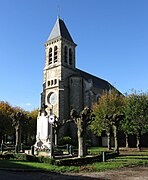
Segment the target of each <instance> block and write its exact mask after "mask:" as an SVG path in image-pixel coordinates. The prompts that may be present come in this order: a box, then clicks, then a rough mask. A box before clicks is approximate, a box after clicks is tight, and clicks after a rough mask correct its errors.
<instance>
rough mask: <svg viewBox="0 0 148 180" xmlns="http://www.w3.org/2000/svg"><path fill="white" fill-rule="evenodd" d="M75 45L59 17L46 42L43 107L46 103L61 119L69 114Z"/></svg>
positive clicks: (48, 108)
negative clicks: (70, 80)
mask: <svg viewBox="0 0 148 180" xmlns="http://www.w3.org/2000/svg"><path fill="white" fill-rule="evenodd" d="M75 47H76V44H75V43H74V42H73V40H72V37H71V35H70V33H69V31H68V29H67V27H66V25H65V23H64V21H63V20H61V19H60V18H57V20H56V23H55V25H54V27H53V29H52V31H51V33H50V35H49V37H48V40H47V42H46V43H45V67H44V80H43V93H42V98H41V108H42V105H43V104H44V105H46V106H47V109H46V110H47V113H49V112H50V109H52V111H53V113H54V114H55V115H56V116H57V117H58V118H59V120H63V119H65V118H68V116H69V108H70V107H69V98H68V95H69V88H68V83H69V79H68V77H69V76H70V75H71V74H73V72H74V71H75Z"/></svg>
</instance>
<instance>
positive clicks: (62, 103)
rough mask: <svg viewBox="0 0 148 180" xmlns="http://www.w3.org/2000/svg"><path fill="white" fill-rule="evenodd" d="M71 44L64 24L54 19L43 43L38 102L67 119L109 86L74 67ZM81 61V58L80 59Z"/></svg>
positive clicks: (70, 38)
mask: <svg viewBox="0 0 148 180" xmlns="http://www.w3.org/2000/svg"><path fill="white" fill-rule="evenodd" d="M75 48H76V44H75V43H74V41H73V39H72V37H71V35H70V33H69V31H68V29H67V27H66V25H65V23H64V21H63V20H61V19H60V18H57V20H56V23H55V25H54V27H53V29H52V31H51V33H50V35H49V37H48V40H47V42H46V43H45V67H44V80H43V93H42V99H41V103H42V104H43V103H44V104H46V105H47V106H48V109H53V113H54V114H56V116H57V117H59V119H61V120H62V119H67V118H69V114H70V110H71V109H72V108H74V109H76V110H77V111H81V110H82V109H83V108H84V107H85V106H88V107H91V106H92V104H93V103H94V102H96V101H97V99H98V98H99V96H100V95H101V93H102V92H103V91H104V90H106V91H109V90H110V89H111V88H112V85H111V84H110V83H109V82H107V81H105V80H103V79H100V78H98V77H95V76H93V75H91V74H89V73H87V72H84V71H82V70H80V69H78V68H77V67H76V62H75ZM84 62H85V60H84Z"/></svg>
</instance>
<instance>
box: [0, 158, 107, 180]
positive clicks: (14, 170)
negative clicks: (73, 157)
mask: <svg viewBox="0 0 148 180" xmlns="http://www.w3.org/2000/svg"><path fill="white" fill-rule="evenodd" d="M40 164H42V163H40ZM83 174H84V173H83ZM0 177H1V180H3V178H2V177H4V179H7V180H9V179H12V178H13V180H30V179H31V180H34V179H35V180H38V179H47V180H48V179H57V180H58V179H60V180H65V179H66V180H69V179H70V180H73V179H78V180H89V179H90V180H95V179H98V180H105V179H103V178H98V177H97V178H95V177H87V176H85V174H84V176H81V175H77V173H75V174H74V173H72V175H71V174H70V173H68V174H66V173H59V172H52V171H50V170H46V169H43V168H38V167H33V166H31V165H29V163H28V164H27V163H26V164H21V162H20V163H19V162H17V161H15V160H0Z"/></svg>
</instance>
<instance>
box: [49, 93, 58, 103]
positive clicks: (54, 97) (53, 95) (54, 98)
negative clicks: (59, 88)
mask: <svg viewBox="0 0 148 180" xmlns="http://www.w3.org/2000/svg"><path fill="white" fill-rule="evenodd" d="M48 100H49V103H50V104H51V105H54V104H56V102H57V95H56V93H50V95H49V96H48Z"/></svg>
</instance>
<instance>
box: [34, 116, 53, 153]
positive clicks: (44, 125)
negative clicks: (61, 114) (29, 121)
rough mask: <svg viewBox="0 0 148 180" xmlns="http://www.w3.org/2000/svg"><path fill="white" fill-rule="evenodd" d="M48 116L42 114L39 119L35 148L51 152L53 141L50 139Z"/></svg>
mask: <svg viewBox="0 0 148 180" xmlns="http://www.w3.org/2000/svg"><path fill="white" fill-rule="evenodd" d="M48 119H49V118H48V116H45V115H44V114H41V115H40V116H38V118H37V134H36V143H35V145H34V147H35V148H36V149H38V150H50V147H51V139H50V129H51V128H50V126H51V125H50V124H49V120H48Z"/></svg>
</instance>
